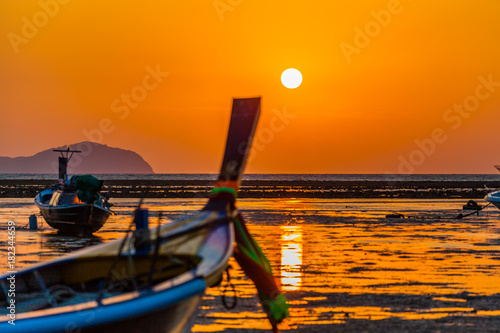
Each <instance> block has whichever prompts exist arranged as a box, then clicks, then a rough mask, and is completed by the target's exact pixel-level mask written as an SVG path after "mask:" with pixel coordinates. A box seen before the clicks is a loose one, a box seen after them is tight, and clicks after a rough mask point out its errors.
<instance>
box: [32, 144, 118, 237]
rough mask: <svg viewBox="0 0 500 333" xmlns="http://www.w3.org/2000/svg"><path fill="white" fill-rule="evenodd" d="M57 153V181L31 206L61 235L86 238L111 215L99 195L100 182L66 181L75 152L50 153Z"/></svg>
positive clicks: (85, 177)
mask: <svg viewBox="0 0 500 333" xmlns="http://www.w3.org/2000/svg"><path fill="white" fill-rule="evenodd" d="M54 151H55V152H60V153H61V156H60V157H59V181H58V183H56V184H54V185H52V186H51V187H50V188H48V189H46V190H43V191H41V192H40V193H38V195H37V196H36V197H35V205H36V206H37V207H38V208H39V209H40V213H41V214H42V216H43V218H44V219H45V221H46V222H47V224H48V225H50V226H51V227H53V228H55V229H58V230H59V231H60V232H61V233H65V234H76V235H90V234H92V233H94V232H96V231H98V230H99V229H101V227H102V226H103V225H104V223H105V222H106V220H107V219H108V218H109V216H110V215H111V214H113V212H112V211H111V210H110V204H109V202H108V199H109V198H107V197H102V196H101V195H100V191H101V188H102V181H101V180H98V179H97V178H95V177H94V176H91V175H78V176H73V177H71V178H68V175H67V166H68V162H69V160H70V159H71V157H72V156H73V154H74V153H80V152H81V151H79V150H70V148H69V146H68V148H67V149H66V150H61V149H54Z"/></svg>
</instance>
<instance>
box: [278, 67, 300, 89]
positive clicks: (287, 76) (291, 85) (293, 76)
mask: <svg viewBox="0 0 500 333" xmlns="http://www.w3.org/2000/svg"><path fill="white" fill-rule="evenodd" d="M281 83H283V85H284V86H285V87H287V88H288V89H295V88H297V87H298V86H300V84H301V83H302V74H301V73H300V72H299V71H298V70H296V69H295V68H288V69H287V70H285V71H284V72H283V73H282V74H281Z"/></svg>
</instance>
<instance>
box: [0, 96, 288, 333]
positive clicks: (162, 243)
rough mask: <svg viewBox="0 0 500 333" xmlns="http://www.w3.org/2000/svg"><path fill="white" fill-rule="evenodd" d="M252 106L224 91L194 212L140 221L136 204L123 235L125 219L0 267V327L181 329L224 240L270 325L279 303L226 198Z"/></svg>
mask: <svg viewBox="0 0 500 333" xmlns="http://www.w3.org/2000/svg"><path fill="white" fill-rule="evenodd" d="M259 113H260V98H251V99H235V100H234V103H233V112H232V115H231V122H230V126H229V133H228V139H227V144H226V151H225V154H224V160H223V162H222V167H221V172H220V175H219V178H218V180H217V182H216V183H215V187H214V189H213V190H212V193H211V197H210V199H209V201H208V203H207V204H206V206H205V207H204V208H203V209H202V210H201V211H199V212H198V213H196V214H195V215H193V216H191V217H188V218H186V219H183V220H179V221H175V222H172V223H168V224H165V225H161V226H158V227H157V228H156V229H151V230H150V229H149V228H148V226H147V224H148V222H147V210H145V209H141V208H140V207H139V208H138V209H137V210H136V213H135V218H134V220H133V221H134V222H135V224H136V230H135V231H134V232H133V233H132V235H129V233H130V228H129V231H128V232H127V234H126V235H125V237H124V238H123V239H121V240H116V241H114V242H111V243H107V244H100V245H96V246H92V247H90V248H88V249H84V250H79V251H76V252H74V253H72V254H69V255H66V256H64V257H62V258H58V259H54V260H50V261H48V262H45V263H41V264H38V265H35V266H31V267H28V268H25V269H23V270H20V271H18V272H17V273H16V274H15V276H14V279H15V282H12V281H13V280H12V276H13V275H10V274H13V273H12V272H7V273H6V274H5V275H3V276H1V277H0V286H2V289H3V290H4V291H6V292H5V293H0V332H23V333H29V332H33V333H46V332H66V331H78V332H82V333H85V332H116V333H123V332H141V333H142V332H150V333H158V332H186V331H189V330H190V327H191V326H192V324H193V322H194V319H195V318H196V316H195V313H196V311H197V308H198V306H199V304H200V303H201V300H202V297H203V295H204V293H205V290H206V288H207V287H211V286H215V285H217V284H219V283H220V282H221V280H222V275H223V273H224V271H225V270H226V268H227V263H228V260H229V258H230V257H231V255H232V254H233V246H234V245H233V243H234V242H236V244H237V247H234V255H235V258H236V260H238V263H240V266H241V267H242V268H243V269H244V270H245V272H247V274H248V275H249V277H250V278H251V279H252V280H253V281H254V282H255V284H256V287H257V290H258V294H259V297H260V298H261V302H262V304H263V305H265V308H266V313H267V314H268V318H269V320H270V321H271V323H272V325H273V329H274V331H275V332H276V331H277V328H276V324H277V323H279V322H281V321H282V320H283V319H284V318H285V317H286V316H288V305H287V304H286V299H285V298H284V296H283V294H281V292H280V290H279V288H278V286H277V285H276V282H275V279H274V278H273V276H272V274H271V272H270V266H269V262H268V261H267V259H265V257H264V255H263V254H262V252H261V250H260V248H259V247H258V245H257V244H256V242H255V241H254V240H253V238H252V237H251V236H250V235H249V234H248V233H247V230H246V227H245V225H244V223H243V220H242V217H241V215H240V214H239V212H238V210H237V208H236V206H235V205H236V193H237V191H238V188H239V184H240V180H241V175H242V173H243V169H244V166H245V162H246V160H247V157H248V154H249V152H250V146H251V142H252V138H253V134H254V131H255V128H256V124H257V120H258V117H259ZM132 225H133V224H131V225H130V227H132ZM228 278H229V275H228ZM10 285H15V299H14V298H13V297H14V296H8V293H7V291H8V288H9V286H10ZM13 301H14V302H13ZM12 302H13V303H12ZM10 304H14V308H15V310H14V313H15V315H14V319H13V317H12V311H11V309H10V308H9V306H11V305H10ZM13 320H14V321H13ZM9 321H11V323H14V324H15V326H14V325H11V324H9Z"/></svg>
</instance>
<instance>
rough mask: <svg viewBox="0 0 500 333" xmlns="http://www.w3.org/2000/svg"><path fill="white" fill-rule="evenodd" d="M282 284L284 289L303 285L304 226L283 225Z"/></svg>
mask: <svg viewBox="0 0 500 333" xmlns="http://www.w3.org/2000/svg"><path fill="white" fill-rule="evenodd" d="M280 229H281V231H282V234H281V285H282V287H283V290H285V291H291V290H300V287H301V286H302V272H301V269H302V247H303V244H302V226H281V227H280Z"/></svg>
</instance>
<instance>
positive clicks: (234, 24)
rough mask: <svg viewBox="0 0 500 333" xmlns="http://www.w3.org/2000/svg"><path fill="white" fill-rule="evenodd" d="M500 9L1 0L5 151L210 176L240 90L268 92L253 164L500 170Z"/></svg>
mask: <svg viewBox="0 0 500 333" xmlns="http://www.w3.org/2000/svg"><path fill="white" fill-rule="evenodd" d="M499 14H500V2H499V1H497V0H478V1H465V0H463V1H462V0H458V1H457V0H454V1H451V0H442V1H423V0H413V1H410V0H401V1H393V0H391V1H375V0H373V1H315V2H307V1H295V0H289V1H264V0H252V1H250V0H215V1H214V0H201V1H200V0H197V1H149V0H148V1H128V0H122V1H96V0H86V1H82V0H71V1H70V0H59V1H57V0H40V1H27V0H3V1H1V2H0V35H1V38H0V74H1V80H0V126H1V131H0V156H10V157H15V156H29V155H33V154H35V153H37V152H39V151H41V150H45V149H48V148H51V147H57V146H61V145H64V144H71V143H75V142H79V141H84V140H92V141H97V142H100V143H103V144H107V145H108V146H112V147H119V148H123V149H129V150H133V151H135V152H137V153H139V154H140V155H141V156H143V157H144V159H145V160H146V161H148V162H149V163H150V164H151V166H152V167H153V169H154V171H155V172H157V173H192V172H196V173H197V172H203V173H205V172H209V173H215V172H217V171H218V168H219V166H220V161H221V159H222V154H223V147H224V143H225V138H226V134H227V127H228V124H229V115H230V110H231V99H232V97H254V96H262V101H263V102H262V117H261V120H260V123H259V127H258V132H257V134H256V140H257V142H256V143H257V145H256V147H255V149H254V154H253V156H252V159H251V161H250V162H249V164H248V168H247V172H248V173H386V172H389V173H496V170H495V169H494V168H493V165H494V164H500V130H499V129H500V20H499V19H498V17H499ZM290 67H292V68H296V69H298V70H299V71H301V72H302V75H303V82H302V85H301V86H300V87H298V88H296V89H287V88H285V87H284V86H283V85H282V84H281V81H280V76H281V73H282V72H283V71H284V70H285V69H287V68H290Z"/></svg>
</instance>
